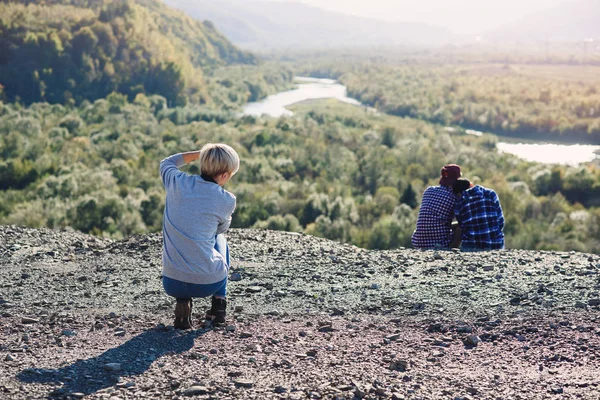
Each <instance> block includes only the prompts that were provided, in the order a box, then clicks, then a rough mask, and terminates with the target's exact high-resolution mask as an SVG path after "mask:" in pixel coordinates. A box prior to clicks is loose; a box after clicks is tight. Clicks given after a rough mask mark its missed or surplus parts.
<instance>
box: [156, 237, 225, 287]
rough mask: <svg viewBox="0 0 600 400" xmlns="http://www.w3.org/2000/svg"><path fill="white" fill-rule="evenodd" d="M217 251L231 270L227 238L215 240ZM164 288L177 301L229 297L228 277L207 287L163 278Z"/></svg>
mask: <svg viewBox="0 0 600 400" xmlns="http://www.w3.org/2000/svg"><path fill="white" fill-rule="evenodd" d="M215 250H217V251H218V252H219V253H221V254H222V255H223V257H225V261H226V262H227V268H228V269H229V246H228V245H227V240H225V236H223V235H217V237H216V240H215ZM162 279H163V287H164V288H165V292H166V293H167V294H168V295H169V296H173V297H175V298H177V299H189V298H192V297H208V296H211V295H212V296H218V297H223V298H224V297H225V296H227V277H225V279H223V280H222V281H219V282H216V283H210V284H207V285H202V284H197V283H187V282H182V281H178V280H176V279H171V278H167V277H166V276H163V278H162Z"/></svg>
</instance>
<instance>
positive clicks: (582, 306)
mask: <svg viewBox="0 0 600 400" xmlns="http://www.w3.org/2000/svg"><path fill="white" fill-rule="evenodd" d="M586 307H587V306H586V304H585V303H584V302H582V301H577V302H575V308H586Z"/></svg>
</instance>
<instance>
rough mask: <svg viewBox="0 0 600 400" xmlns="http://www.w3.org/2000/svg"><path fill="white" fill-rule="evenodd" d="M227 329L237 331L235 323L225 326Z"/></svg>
mask: <svg viewBox="0 0 600 400" xmlns="http://www.w3.org/2000/svg"><path fill="white" fill-rule="evenodd" d="M225 331H227V332H235V325H227V327H226V328H225Z"/></svg>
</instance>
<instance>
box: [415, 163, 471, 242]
mask: <svg viewBox="0 0 600 400" xmlns="http://www.w3.org/2000/svg"><path fill="white" fill-rule="evenodd" d="M460 174H461V172H460V167H459V166H458V165H456V164H447V165H444V167H442V170H441V172H440V181H439V183H440V185H439V186H430V187H428V188H427V189H426V190H425V192H424V193H423V199H422V200H421V208H420V209H419V216H418V218H417V226H416V228H415V231H414V233H413V235H412V239H411V242H412V245H413V247H415V248H419V249H431V248H436V247H449V246H450V244H451V242H452V241H453V235H454V233H453V230H452V219H453V218H454V202H455V199H456V196H455V195H454V192H453V191H452V184H453V183H454V182H455V181H456V180H457V179H458V178H459V177H460Z"/></svg>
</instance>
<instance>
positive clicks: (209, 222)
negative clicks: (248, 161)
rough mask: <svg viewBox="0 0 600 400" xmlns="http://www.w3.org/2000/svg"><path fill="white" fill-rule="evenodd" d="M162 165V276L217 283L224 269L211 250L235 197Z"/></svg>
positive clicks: (222, 263)
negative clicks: (163, 195)
mask: <svg viewBox="0 0 600 400" xmlns="http://www.w3.org/2000/svg"><path fill="white" fill-rule="evenodd" d="M167 162H168V161H165V162H164V163H167ZM164 163H163V165H162V169H161V174H162V175H163V182H164V184H165V188H166V202H165V211H164V217H163V241H164V243H163V244H164V251H163V275H164V276H168V277H169V278H172V279H177V280H180V281H184V282H189V283H198V284H209V283H214V282H218V281H220V280H222V279H223V278H225V277H226V276H227V266H226V265H225V260H224V258H223V257H222V256H221V255H220V254H219V252H217V251H216V250H215V248H214V247H215V237H216V236H217V234H219V233H223V232H225V231H226V230H227V227H228V225H229V223H228V220H229V219H230V218H231V214H232V213H233V209H234V207H235V197H234V196H233V195H232V194H231V193H229V192H227V191H226V190H225V189H223V188H222V187H221V186H219V185H217V184H216V183H214V182H211V181H208V180H204V179H203V178H202V177H200V176H197V175H189V174H186V173H185V172H182V171H180V170H178V169H177V168H176V166H175V165H174V164H173V165H172V166H169V165H164ZM225 225H227V226H225Z"/></svg>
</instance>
